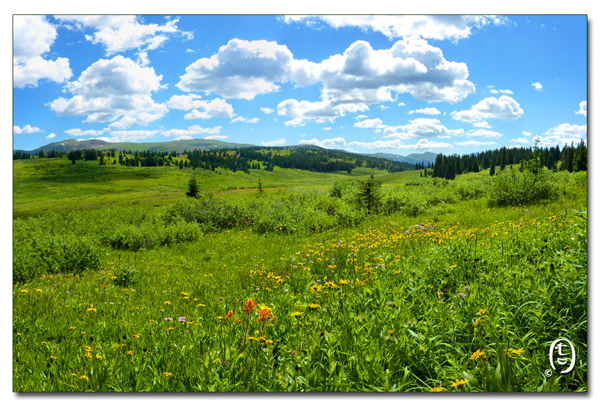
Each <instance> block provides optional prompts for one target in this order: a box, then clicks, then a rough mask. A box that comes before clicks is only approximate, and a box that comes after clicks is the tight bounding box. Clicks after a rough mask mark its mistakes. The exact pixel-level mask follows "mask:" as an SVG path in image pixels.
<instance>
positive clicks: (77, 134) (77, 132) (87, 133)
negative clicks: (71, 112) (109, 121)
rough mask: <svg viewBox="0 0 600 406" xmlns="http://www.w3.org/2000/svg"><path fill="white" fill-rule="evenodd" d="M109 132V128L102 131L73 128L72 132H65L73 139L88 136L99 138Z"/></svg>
mask: <svg viewBox="0 0 600 406" xmlns="http://www.w3.org/2000/svg"><path fill="white" fill-rule="evenodd" d="M106 131H108V128H105V129H103V130H100V131H96V130H85V131H83V130H81V128H71V129H70V130H65V133H67V134H68V135H70V136H71V137H87V136H98V135H102V134H104V133H105V132H106Z"/></svg>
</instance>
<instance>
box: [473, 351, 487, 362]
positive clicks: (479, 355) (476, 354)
mask: <svg viewBox="0 0 600 406" xmlns="http://www.w3.org/2000/svg"><path fill="white" fill-rule="evenodd" d="M479 358H481V359H486V356H485V353H484V352H483V351H481V350H477V351H475V352H474V353H473V355H471V358H470V359H472V360H477V359H479Z"/></svg>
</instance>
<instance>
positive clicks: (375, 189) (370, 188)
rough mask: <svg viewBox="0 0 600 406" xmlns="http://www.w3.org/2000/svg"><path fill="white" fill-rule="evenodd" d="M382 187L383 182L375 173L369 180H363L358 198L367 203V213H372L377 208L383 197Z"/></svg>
mask: <svg viewBox="0 0 600 406" xmlns="http://www.w3.org/2000/svg"><path fill="white" fill-rule="evenodd" d="M380 189H381V183H380V182H379V181H378V180H376V179H375V177H374V176H373V175H371V177H370V178H369V179H368V180H366V181H363V182H361V184H360V190H359V191H358V198H359V199H360V201H361V203H363V204H364V205H365V207H366V209H367V213H372V212H373V211H375V210H376V209H377V206H378V205H379V201H380V199H381V196H380Z"/></svg>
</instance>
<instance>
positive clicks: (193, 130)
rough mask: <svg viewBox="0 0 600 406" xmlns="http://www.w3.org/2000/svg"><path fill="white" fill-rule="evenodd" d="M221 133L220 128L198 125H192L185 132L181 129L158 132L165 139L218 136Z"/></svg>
mask: <svg viewBox="0 0 600 406" xmlns="http://www.w3.org/2000/svg"><path fill="white" fill-rule="evenodd" d="M220 132H221V126H217V127H211V128H203V127H200V126H199V125H193V126H190V127H188V128H187V130H183V129H172V130H162V131H161V132H160V134H161V135H164V136H165V137H172V136H175V137H182V136H187V135H189V136H192V135H197V134H219V133H220Z"/></svg>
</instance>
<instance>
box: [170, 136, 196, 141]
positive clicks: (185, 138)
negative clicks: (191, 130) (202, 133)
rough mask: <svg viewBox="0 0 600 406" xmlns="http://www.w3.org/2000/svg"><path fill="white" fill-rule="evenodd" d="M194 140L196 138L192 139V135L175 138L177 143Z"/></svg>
mask: <svg viewBox="0 0 600 406" xmlns="http://www.w3.org/2000/svg"><path fill="white" fill-rule="evenodd" d="M192 138H194V137H192V136H191V135H181V136H179V137H177V138H175V141H185V140H191V139H192Z"/></svg>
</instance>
